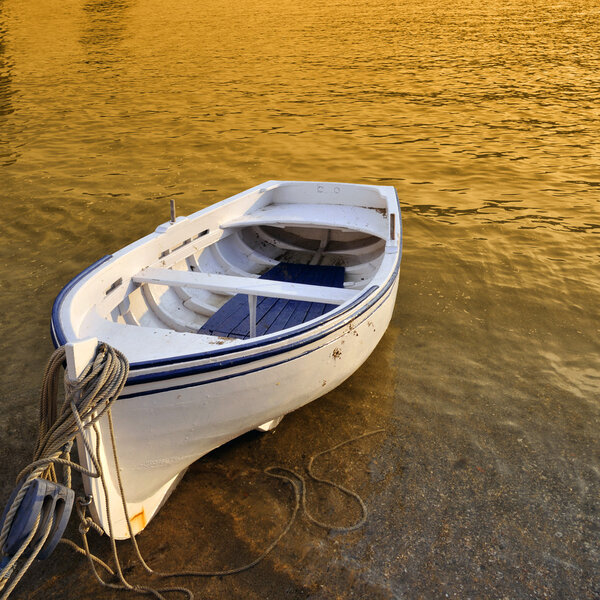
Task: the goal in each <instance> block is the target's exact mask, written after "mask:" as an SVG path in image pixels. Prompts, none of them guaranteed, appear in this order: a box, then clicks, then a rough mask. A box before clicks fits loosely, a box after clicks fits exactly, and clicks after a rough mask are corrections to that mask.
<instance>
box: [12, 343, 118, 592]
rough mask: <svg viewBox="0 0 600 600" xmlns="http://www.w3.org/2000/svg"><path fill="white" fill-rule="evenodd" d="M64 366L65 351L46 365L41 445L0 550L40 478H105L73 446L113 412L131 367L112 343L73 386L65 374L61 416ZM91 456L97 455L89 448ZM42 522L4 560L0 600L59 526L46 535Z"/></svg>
mask: <svg viewBox="0 0 600 600" xmlns="http://www.w3.org/2000/svg"><path fill="white" fill-rule="evenodd" d="M64 362H65V349H64V347H63V348H59V349H57V350H56V351H55V352H54V353H53V354H52V356H51V357H50V360H49V361H48V365H47V366H46V371H45V373H44V380H43V383H42V392H41V397H40V422H39V430H38V441H37V445H36V449H35V452H34V454H33V461H32V462H31V463H30V464H29V465H28V466H27V467H26V468H25V469H23V470H22V471H21V473H19V475H18V476H17V482H23V483H22V484H21V487H20V489H19V491H18V493H17V494H16V496H15V497H14V499H13V501H12V503H11V505H10V507H9V509H8V511H7V512H6V517H5V519H4V524H3V526H2V530H1V531H0V549H3V548H4V545H5V543H6V541H7V539H8V536H9V533H10V529H11V526H12V524H13V522H14V519H15V515H16V513H17V510H18V509H19V506H20V505H21V502H22V501H23V498H24V497H25V495H26V494H27V491H28V490H29V488H30V487H31V485H32V484H33V481H34V480H35V479H36V478H38V477H39V478H42V479H48V480H49V481H52V482H57V481H58V478H57V474H56V467H57V465H61V466H62V467H63V472H62V483H63V484H64V485H65V486H67V487H71V470H72V469H74V470H76V471H79V472H80V473H83V474H85V475H88V476H89V477H101V475H102V472H101V469H100V465H98V464H97V461H96V463H95V464H94V466H95V468H96V472H93V471H90V470H88V469H86V468H84V467H82V466H81V465H79V464H77V463H75V462H73V461H72V460H71V450H72V448H73V441H74V440H75V437H76V436H77V434H82V439H83V440H84V441H85V437H84V436H83V431H84V429H85V428H87V427H90V426H95V423H96V422H97V421H98V419H100V418H101V417H102V416H103V415H104V414H105V413H106V412H108V411H110V406H111V404H112V402H114V400H115V399H116V398H117V397H118V396H119V394H120V393H121V390H122V389H123V386H124V385H125V381H126V380H127V375H128V373H129V363H128V362H127V359H126V358H125V356H124V355H123V354H121V353H120V352H119V351H118V350H115V349H114V348H111V347H110V346H109V345H108V344H100V345H99V346H98V348H97V352H96V356H95V358H94V360H93V361H92V362H91V363H90V364H89V365H88V366H87V367H86V368H85V369H84V370H83V372H82V373H81V376H80V377H79V378H78V379H77V381H75V382H72V381H70V380H69V379H68V377H67V375H66V373H65V399H64V402H63V405H62V407H61V410H60V413H59V414H57V404H58V402H57V398H58V380H59V372H60V368H61V367H62V365H63V363H64ZM84 422H85V425H84ZM88 452H90V455H93V453H92V452H91V449H90V448H88ZM40 522H41V518H40V515H38V518H37V520H36V522H35V525H34V527H33V529H32V531H31V532H30V534H29V535H28V536H27V539H26V540H25V541H24V542H23V543H22V544H21V546H20V548H19V550H18V551H17V552H16V553H15V554H14V555H13V556H12V557H3V560H2V568H1V570H0V592H2V596H1V600H5V599H6V598H8V596H9V594H10V593H11V592H12V590H13V589H14V587H15V586H16V585H17V583H18V582H19V580H20V579H21V578H22V577H23V575H24V574H25V572H26V571H27V569H28V568H29V566H30V565H31V563H32V562H33V560H34V559H35V557H36V556H37V555H38V554H39V552H40V550H41V548H42V547H43V545H44V543H45V542H46V539H47V538H48V535H49V534H50V531H51V529H52V526H53V524H54V523H53V519H52V518H49V519H48V520H47V523H45V525H44V531H39V528H40ZM36 535H41V539H40V541H39V542H38V543H37V544H36V547H35V548H33V550H32V552H31V554H30V555H29V557H28V558H27V560H26V561H25V563H24V564H23V565H21V566H20V568H18V569H17V568H16V567H17V563H18V562H19V559H20V558H21V556H22V555H23V553H24V552H25V550H26V549H27V546H28V545H29V543H30V542H31V541H32V540H33V539H34V538H35V537H36ZM15 571H16V572H15Z"/></svg>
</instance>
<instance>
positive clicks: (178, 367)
mask: <svg viewBox="0 0 600 600" xmlns="http://www.w3.org/2000/svg"><path fill="white" fill-rule="evenodd" d="M398 268H399V265H398V267H397V268H396V270H395V272H394V273H393V274H392V276H391V277H390V279H389V281H388V283H387V285H386V286H385V287H384V288H382V289H379V290H374V291H373V293H372V294H371V295H367V297H366V298H365V299H364V300H363V301H362V302H361V303H360V304H358V305H357V306H355V307H354V308H353V310H352V311H350V312H349V313H348V314H343V315H340V316H339V317H338V318H337V319H335V320H333V321H332V322H328V323H326V324H324V325H322V326H321V328H320V329H318V330H308V331H305V332H303V333H301V334H299V335H297V336H294V337H291V338H289V339H287V340H285V342H284V343H279V344H274V346H273V348H269V347H263V348H261V349H260V351H257V352H255V353H254V355H253V356H252V355H251V356H246V357H245V359H244V360H238V361H237V363H236V361H235V360H229V359H228V357H227V355H225V356H223V357H220V358H219V360H218V361H217V362H215V363H214V364H212V365H208V368H207V365H206V364H204V365H198V366H194V365H190V364H188V363H177V362H174V363H172V364H162V365H160V366H159V367H149V368H147V369H146V370H145V371H144V370H142V372H139V371H133V372H132V375H131V376H130V379H129V380H128V384H127V385H126V387H125V388H124V390H123V393H122V396H121V398H119V399H118V400H117V401H116V402H115V403H114V405H113V409H112V414H113V422H114V433H115V439H116V449H117V456H118V461H119V467H120V472H121V479H122V482H123V486H124V493H125V499H126V505H127V513H128V515H127V516H128V517H129V521H130V523H131V529H132V532H133V534H134V535H135V534H136V533H138V532H139V531H141V530H142V529H143V528H144V527H145V526H146V524H147V523H148V522H149V521H150V519H151V518H152V517H153V516H154V514H156V512H157V511H158V509H159V508H160V507H161V505H162V504H163V503H164V501H165V500H166V498H167V497H168V495H169V493H170V492H171V490H172V489H173V488H174V486H175V485H176V483H177V482H178V481H179V479H180V478H181V476H182V475H183V473H184V472H185V470H186V469H187V467H188V466H189V465H190V464H191V463H193V462H194V461H196V460H197V459H198V458H200V457H202V456H204V455H205V454H207V453H208V452H210V451H211V450H213V449H214V448H217V447H218V446H221V445H222V444H224V443H226V442H228V441H230V440H232V439H234V438H236V437H238V436H240V435H242V434H243V433H245V432H247V431H250V430H252V429H256V428H258V427H259V426H261V425H262V424H264V423H267V422H269V421H271V420H276V419H277V418H279V417H281V416H283V415H285V414H287V413H289V412H292V411H293V410H296V409H297V408H300V407H301V406H303V405H305V404H308V403H309V402H311V401H313V400H315V399H316V398H319V397H320V396H322V395H324V394H326V393H327V392H329V391H330V390H332V389H334V388H335V387H336V386H338V385H339V384H340V383H342V382H343V381H344V380H345V379H347V378H348V377H349V376H350V375H352V374H353V373H354V372H355V371H356V370H357V369H358V368H359V367H360V365H361V364H362V363H363V362H364V361H365V360H366V359H367V358H368V357H369V355H370V354H371V353H372V351H373V349H374V348H375V346H376V345H377V343H378V342H379V340H380V339H381V337H382V336H383V334H384V333H385V330H386V328H387V326H388V324H389V321H390V319H391V315H392V312H393V308H394V304H395V299H396V293H397V286H398ZM99 433H100V440H99V441H98V443H97V444H96V442H97V440H96V435H95V433H94V431H93V430H90V431H89V433H88V434H87V435H88V436H89V441H90V442H91V443H92V444H94V445H97V447H98V448H99V451H100V456H99V458H100V461H101V463H102V464H103V465H104V474H105V478H106V481H107V488H108V503H109V505H110V515H111V518H110V526H109V517H108V511H107V498H105V494H104V492H103V490H102V486H101V485H100V482H99V481H98V480H97V479H92V478H86V479H85V481H84V484H85V487H86V490H87V492H88V493H89V494H91V495H92V497H93V501H92V505H91V507H90V508H91V512H92V515H93V517H94V518H95V520H96V521H97V522H98V523H99V524H100V525H101V526H102V527H103V528H104V529H105V531H107V532H108V531H109V529H111V528H112V533H113V535H114V536H115V537H116V538H117V539H124V538H127V537H129V527H128V526H127V518H126V515H125V513H124V510H123V507H122V503H121V499H120V493H119V484H118V481H117V478H116V468H115V460H114V456H113V449H112V445H111V436H110V431H109V427H108V421H107V419H106V418H104V419H102V420H101V421H100V422H99ZM80 448H81V444H80ZM82 455H83V456H85V453H84V452H83V453H82Z"/></svg>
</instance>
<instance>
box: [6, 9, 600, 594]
mask: <svg viewBox="0 0 600 600" xmlns="http://www.w3.org/2000/svg"><path fill="white" fill-rule="evenodd" d="M599 22H600V8H599V7H598V4H597V3H596V2H594V1H592V0H580V1H576V0H570V1H564V2H560V3H555V2H550V1H549V0H534V1H532V2H528V3H524V2H516V1H515V0H505V1H503V2H499V1H494V0H491V1H489V2H473V1H467V0H453V1H450V0H424V1H422V2H408V1H401V0H398V1H395V2H381V1H375V0H367V1H363V2H358V1H356V0H324V1H321V2H316V1H314V0H308V1H306V2H302V3H298V2H290V1H288V0H278V1H277V2H275V1H274V0H257V1H253V2H251V1H248V0H240V1H239V2H236V3H228V2H223V1H219V0H207V1H206V2H202V3H198V2H192V1H189V0H187V1H186V0H182V1H181V2H178V3H165V2H159V1H158V0H154V1H152V0H138V1H134V0H132V1H128V0H120V1H119V0H115V1H113V2H109V1H108V0H98V1H89V2H72V3H64V2H56V1H53V0H47V1H45V2H40V1H38V0H34V1H32V2H28V3H23V2H17V1H16V0H0V194H1V198H2V207H3V211H2V222H1V223H0V232H1V234H2V239H3V241H4V243H3V244H2V246H1V247H0V281H1V282H2V285H1V288H0V314H1V315H2V317H1V319H0V322H1V324H2V328H1V331H2V336H1V338H0V351H1V353H2V357H3V362H2V370H1V376H0V403H1V406H2V420H1V422H0V447H1V448H2V449H3V451H2V454H3V456H5V457H9V459H8V460H6V459H5V460H3V461H1V462H0V473H1V477H2V482H3V485H2V488H1V489H2V498H6V497H7V496H8V493H9V491H10V488H11V486H12V481H13V479H14V477H15V476H16V474H17V473H18V471H19V470H20V467H21V466H22V464H23V463H25V462H26V461H27V460H28V459H29V456H30V452H31V450H32V446H33V439H32V438H33V437H34V436H35V433H34V432H35V431H36V415H37V394H38V389H39V384H40V380H41V376H42V369H43V366H44V364H45V361H46V359H47V357H48V355H49V353H50V352H51V350H52V347H51V344H50V339H49V333H48V329H49V315H50V309H51V305H52V301H53V299H54V297H55V296H56V294H57V293H58V291H59V290H60V288H61V287H62V286H63V285H64V284H65V283H66V282H67V281H68V280H69V279H70V278H71V277H72V276H73V275H74V274H76V273H77V272H78V271H80V270H81V269H83V268H84V267H86V266H87V265H88V264H90V263H91V262H92V261H94V260H96V259H97V258H99V257H101V256H103V255H105V254H108V253H110V252H112V251H114V250H117V249H119V248H121V247H122V246H124V245H125V244H127V243H128V242H130V241H133V240H135V239H137V238H139V237H140V236H142V235H144V234H146V233H148V232H150V231H152V230H153V229H154V228H155V227H156V225H157V224H159V223H160V222H163V221H166V220H167V219H168V216H169V208H168V204H169V199H170V198H175V199H176V201H177V207H178V212H179V214H187V213H190V212H193V211H195V210H197V209H198V208H200V207H203V206H207V205H209V204H211V203H212V202H215V201H217V200H220V199H222V198H225V197H227V196H229V195H232V194H234V193H236V192H239V191H241V190H243V189H246V188H248V187H251V186H253V185H256V184H257V183H260V182H262V181H265V180H268V179H302V180H323V181H350V182H356V183H374V184H379V183H381V184H385V185H394V186H395V187H396V189H397V191H398V195H399V197H400V201H401V206H402V213H403V225H404V255H403V263H402V273H401V284H400V290H399V295H398V302H397V306H396V310H395V314H394V317H393V321H392V324H391V325H390V329H389V331H388V333H387V335H386V336H385V338H384V340H383V341H382V343H381V344H380V346H379V347H378V349H377V350H376V352H375V353H374V355H373V356H372V357H371V359H370V360H369V361H368V362H367V363H366V364H365V365H364V367H363V368H362V369H361V370H360V371H358V372H357V373H356V374H355V375H354V376H353V377H352V378H351V379H350V380H348V381H347V382H346V383H345V384H344V385H342V386H341V387H340V388H338V389H337V390H335V391H334V392H332V393H331V394H329V395H328V396H326V397H325V398H322V399H321V400H319V401H318V402H315V403H313V404H312V405H310V406H308V407H306V408H305V409H302V410H300V411H297V412H296V413H294V414H293V415H290V416H288V417H286V419H284V421H283V422H282V424H281V425H280V426H279V428H278V429H277V430H276V431H275V433H274V434H272V435H267V436H263V437H260V436H255V435H248V436H245V437H244V438H242V439H241V440H239V441H237V442H234V443H232V444H230V445H228V446H227V447H225V448H223V449H221V450H219V451H217V452H215V453H213V454H212V455H210V456H209V457H206V458H205V459H203V460H202V461H199V462H198V463H197V464H196V465H195V466H194V467H193V468H192V469H191V471H190V473H189V474H188V475H187V476H186V478H185V479H184V481H183V482H182V484H181V485H180V487H179V488H178V490H177V491H176V492H175V494H174V495H173V497H172V499H171V500H170V501H169V503H168V504H167V505H166V506H165V507H164V509H163V511H162V512H161V513H160V515H159V517H157V519H156V520H155V521H154V522H153V524H152V525H151V526H150V527H149V528H148V529H147V530H146V531H145V532H144V533H143V534H142V535H141V536H140V540H141V542H142V545H143V547H144V549H145V550H146V553H147V554H148V555H149V556H150V558H151V559H153V560H155V562H157V563H158V564H159V565H160V567H164V568H165V569H168V568H177V567H181V565H182V564H186V565H188V566H193V565H199V566H201V567H206V568H212V567H217V568H218V567H219V566H230V565H232V564H239V563H240V562H244V560H245V558H246V557H247V558H248V559H251V558H252V557H253V556H255V555H257V554H258V553H259V552H260V550H261V549H262V548H264V547H266V545H267V544H268V541H269V540H270V539H272V538H273V537H274V536H275V535H276V533H277V531H278V527H280V526H281V525H282V523H283V521H284V520H285V518H286V516H287V515H288V514H289V510H290V506H291V505H290V503H291V498H290V494H289V490H287V488H286V487H285V485H283V484H281V485H280V486H279V487H278V484H274V483H273V482H271V481H270V480H268V479H267V478H266V477H265V476H264V475H263V474H262V473H261V470H262V468H264V467H265V466H267V465H268V464H271V463H273V462H275V463H281V464H286V465H288V466H294V467H295V468H300V466H301V465H302V464H304V463H305V462H306V458H307V457H308V456H309V455H310V454H311V453H312V452H314V451H318V450H321V449H324V448H326V447H328V446H330V445H333V444H335V443H337V442H338V441H341V440H342V439H345V438H348V437H352V436H353V435H358V434H360V433H362V432H363V431H366V430H369V429H373V428H377V427H383V428H385V429H386V434H385V435H382V436H379V437H377V438H375V437H373V438H369V439H365V440H362V441H361V442H358V443H357V444H356V445H355V446H354V447H348V448H345V449H343V450H340V451H339V452H338V453H337V454H335V455H330V456H329V457H328V458H327V459H322V461H323V462H322V463H321V467H320V468H321V469H322V472H323V473H328V474H329V475H336V476H337V477H339V478H340V479H341V482H342V483H343V484H345V485H348V486H350V487H352V488H353V489H357V490H358V491H359V492H360V493H361V495H363V497H364V499H365V502H366V503H367V506H368V507H369V509H370V511H371V514H370V517H369V521H368V523H367V525H366V527H365V528H364V529H362V530H359V531H357V532H354V533H351V534H349V535H347V536H340V535H336V534H333V533H327V532H323V531H321V530H318V529H315V528H314V527H312V526H311V525H309V524H308V523H307V522H306V521H303V520H300V522H299V523H297V524H296V526H295V528H294V529H293V530H292V532H291V533H290V534H289V535H288V536H287V537H286V538H284V540H283V542H282V544H281V546H280V547H278V548H277V549H276V550H275V552H274V553H273V555H272V557H271V558H270V559H268V560H267V561H266V562H265V563H263V564H261V565H260V566H259V567H257V568H256V569H254V570H253V571H250V572H248V573H246V574H243V575H239V576H237V577H234V578H226V579H223V580H218V579H217V580H199V581H195V582H194V581H192V582H191V583H190V585H191V586H192V587H193V588H194V589H195V590H196V591H197V592H198V594H199V596H200V597H202V596H206V595H209V596H211V597H220V598H231V597H240V598H242V597H244V598H264V597H270V598H313V599H324V598H367V597H368V598H438V597H449V598H457V599H458V598H460V599H462V598H581V599H584V598H585V599H587V598H589V599H592V598H594V599H596V598H598V597H599V595H600V568H599V567H598V564H599V562H600V553H599V547H600V535H599V532H600V516H599V514H600V513H599V509H600V501H599V498H600V458H599V455H600V453H599V449H600V444H599V441H600V439H599V438H600V433H599V431H600V429H599V425H600V422H599V421H600V419H599V413H600V346H599V342H598V340H599V339H600V336H599V333H600V318H599V317H600V315H599V312H600V311H599V306H600V301H599V292H600V270H599V268H598V259H599V255H600V252H599V248H600V244H599V238H598V234H599V232H600V217H599V208H600V206H599V202H600V170H599V167H598V164H599V162H600V101H599V100H598V96H599V90H600V51H599V50H598V49H599V48H600V27H598V23H599ZM315 495H316V497H317V498H318V499H319V498H320V499H321V501H322V502H321V503H320V504H319V506H320V507H321V509H320V510H321V511H323V514H324V515H328V516H330V517H331V518H332V519H336V518H337V519H340V520H344V519H345V518H346V519H349V518H351V517H352V515H354V513H353V512H352V511H353V509H352V507H351V506H350V505H347V504H345V503H344V502H342V501H341V500H340V499H339V498H338V497H337V496H335V495H328V494H325V493H324V492H320V495H319V494H317V493H315ZM326 501H327V502H329V503H330V504H329V505H330V508H327V506H328V504H327V502H326ZM249 515H250V516H249ZM223 532H226V533H225V534H223ZM225 536H229V537H230V538H231V539H230V541H229V542H228V543H226V544H223V543H222V542H223V539H224V537H225ZM99 552H100V553H102V552H104V555H105V556H107V555H108V549H107V546H106V544H104V545H103V543H102V542H100V550H99ZM124 552H125V556H126V557H127V560H130V557H129V555H127V554H126V551H125V550H124ZM242 559H244V560H242ZM160 567H159V568H160ZM132 569H133V570H132V571H131V572H132V573H133V575H134V576H137V575H139V574H140V573H139V569H137V570H136V569H134V568H133V567H132ZM87 577H88V571H87V567H86V565H85V563H84V561H83V560H81V559H80V558H78V557H75V556H73V555H72V554H70V553H69V552H68V551H67V550H66V549H61V550H59V551H58V553H57V555H56V556H55V557H53V559H52V560H51V561H49V562H48V563H47V564H46V563H44V564H43V566H38V568H37V570H34V571H32V573H31V575H30V577H29V582H26V583H25V584H23V585H22V586H21V587H20V588H19V589H18V590H17V593H16V594H15V597H22V598H26V597H40V596H43V597H45V598H72V597H80V598H85V597H98V598H100V597H103V598H104V597H105V598H111V597H113V594H112V593H110V592H103V591H100V592H98V591H97V589H96V587H95V584H93V583H90V582H89V581H88V580H87ZM45 578H49V583H48V584H47V585H46V584H43V581H44V580H45ZM58 578H60V582H58ZM134 578H135V577H134ZM19 594H20V595H19ZM115 597H116V596H115ZM119 597H121V596H119Z"/></svg>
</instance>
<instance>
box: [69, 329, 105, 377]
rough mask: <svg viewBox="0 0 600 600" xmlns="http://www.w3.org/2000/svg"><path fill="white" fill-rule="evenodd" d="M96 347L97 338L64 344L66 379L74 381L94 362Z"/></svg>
mask: <svg viewBox="0 0 600 600" xmlns="http://www.w3.org/2000/svg"><path fill="white" fill-rule="evenodd" d="M97 347H98V338H95V337H92V338H88V339H86V340H81V341H79V342H71V343H68V344H65V358H66V359H67V377H68V378H69V379H70V380H71V381H76V380H77V379H78V378H79V376H80V375H81V373H83V370H84V369H85V368H86V367H87V366H88V365H89V364H90V363H91V362H92V361H93V360H94V357H95V356H96V348H97Z"/></svg>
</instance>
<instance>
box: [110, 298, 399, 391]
mask: <svg viewBox="0 0 600 600" xmlns="http://www.w3.org/2000/svg"><path fill="white" fill-rule="evenodd" d="M390 293H391V292H390ZM386 299H387V298H384V299H383V302H382V303H381V304H380V305H379V306H378V307H377V308H375V309H374V310H373V312H371V313H370V314H369V315H368V316H366V317H365V319H367V318H370V317H371V315H373V314H374V313H375V312H377V311H378V310H379V309H380V308H381V307H382V306H383V304H384V303H385V300H386ZM370 306H372V304H371V305H370ZM367 308H368V307H365V310H363V311H361V312H359V313H357V314H356V315H355V316H354V317H353V319H355V318H357V317H359V316H361V315H364V313H365V312H367V311H366V309H367ZM363 321H364V319H363ZM345 325H347V321H345V322H344V323H343V324H342V325H340V327H337V328H334V329H332V330H330V331H329V332H327V334H330V333H333V332H334V331H336V330H337V329H341V328H342V327H344V326H345ZM327 334H326V335H327ZM320 337H325V336H320ZM320 337H317V338H316V339H312V340H307V341H306V342H305V343H304V341H303V343H299V344H294V345H291V346H286V347H285V348H283V349H278V350H275V351H272V352H270V353H263V354H262V355H261V356H260V357H259V358H258V357H250V359H251V361H255V360H261V359H264V358H269V357H270V356H277V355H283V354H288V353H290V352H292V351H293V350H295V349H297V348H300V347H302V346H304V345H306V344H308V343H310V342H311V341H316V340H318V339H320ZM329 343H330V341H328V342H326V344H322V345H320V346H318V347H316V348H312V349H310V350H307V351H305V352H303V353H301V354H298V355H297V356H291V357H288V358H284V359H283V360H280V361H277V362H273V363H270V364H268V365H263V366H261V367H256V368H254V369H249V370H247V371H243V372H239V373H230V374H229V375H223V376H221V377H214V378H213V379H207V380H205V381H191V382H188V383H183V384H181V385H174V386H170V387H165V388H160V389H152V390H143V391H140V392H131V393H129V394H127V393H122V394H121V395H120V396H119V398H118V399H119V400H125V399H128V398H137V397H140V396H149V395H153V394H160V393H163V392H172V391H177V390H182V389H187V388H192V387H199V386H202V385H207V384H210V383H217V382H219V381H226V380H228V379H233V378H235V377H242V376H244V375H249V374H251V373H256V372H258V371H263V370H265V369H270V368H271V367H276V366H279V365H282V364H285V363H288V362H291V361H293V360H296V359H298V358H302V357H304V356H307V355H308V354H312V353H313V352H316V351H317V350H319V349H321V348H322V347H323V346H324V345H327V344H329ZM238 364H243V363H237V364H236V365H228V366H227V367H221V366H216V367H214V368H211V369H207V370H194V369H185V372H184V373H182V371H184V370H180V371H167V372H162V373H156V374H155V375H156V377H155V378H153V379H148V380H143V381H142V379H143V376H141V377H136V378H130V379H128V380H127V386H126V387H125V390H124V391H126V390H127V387H130V386H131V385H140V384H144V383H150V382H158V381H168V380H169V379H174V378H177V377H183V376H191V375H197V374H200V373H205V372H210V371H212V370H222V369H224V368H228V367H230V366H238ZM207 366H210V367H213V365H207ZM132 379H133V380H132Z"/></svg>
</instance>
